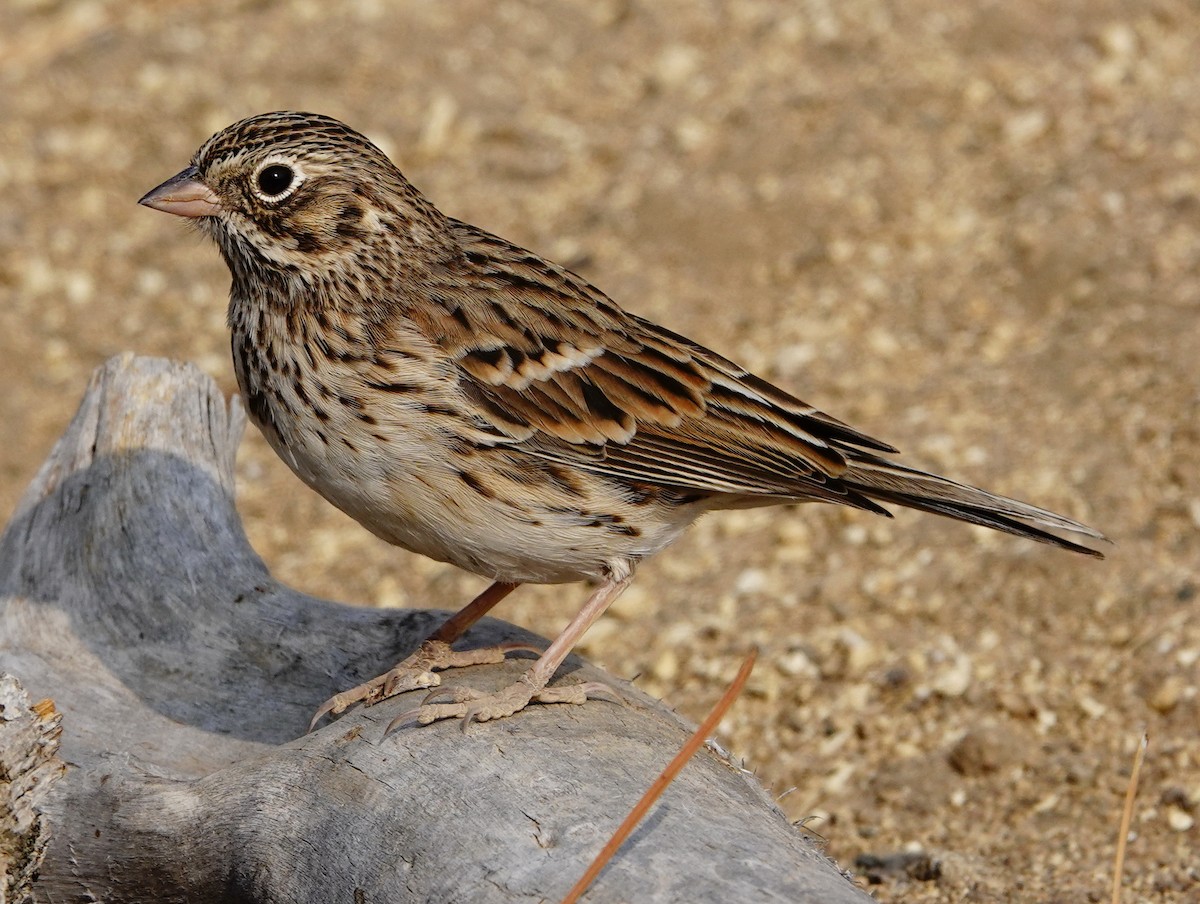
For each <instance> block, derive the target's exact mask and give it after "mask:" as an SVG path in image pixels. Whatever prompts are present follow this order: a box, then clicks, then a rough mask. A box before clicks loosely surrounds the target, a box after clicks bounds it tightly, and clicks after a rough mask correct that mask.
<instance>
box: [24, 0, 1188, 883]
mask: <svg viewBox="0 0 1200 904" xmlns="http://www.w3.org/2000/svg"><path fill="white" fill-rule="evenodd" d="M1198 46H1200V10H1198V9H1197V7H1196V5H1195V4H1194V3H1187V2H1184V0H1147V2H1141V3H1139V2H1127V3H1120V2H1113V0H1061V2H1057V3H1050V2H1039V0H1012V2H1009V3H978V4H975V3H952V2H948V0H911V2H908V3H886V2H882V0H844V2H841V3H834V2H828V0H806V2H797V3H782V2H775V0H730V2H727V3H698V2H685V0H668V2H656V3H647V2H640V3H637V2H632V0H599V2H592V3H582V2H580V3H565V2H564V3H555V4H551V3H546V4H535V3H517V2H498V3H492V2H482V0H463V2H441V3H433V2H426V3H418V2H412V3H387V2H384V0H360V2H346V3H337V4H334V3H323V2H316V0H313V2H296V3H291V4H276V3H270V2H265V0H263V2H258V0H209V2H205V3H199V2H185V0H177V2H172V0H112V2H103V0H70V2H66V0H62V2H54V0H6V2H5V3H3V4H2V5H0V197H3V199H4V200H3V205H2V206H0V379H2V380H3V386H4V390H5V391H4V392H3V393H2V394H0V424H2V425H3V426H2V427H0V432H2V435H3V437H4V441H3V442H2V443H0V512H7V511H11V509H12V507H13V506H14V504H15V502H16V499H17V497H18V495H19V493H20V492H21V490H22V489H23V487H24V486H25V484H26V483H27V482H28V481H29V479H30V478H31V477H32V475H33V474H34V472H35V470H36V468H37V467H38V464H39V463H40V462H41V461H42V459H43V457H44V456H45V454H46V452H47V451H48V449H49V447H50V445H51V444H52V443H53V441H54V440H55V438H56V437H57V436H58V435H59V434H60V432H61V431H62V429H63V427H64V425H65V423H66V421H67V419H68V418H69V417H70V415H71V413H72V411H73V408H74V406H75V404H76V402H77V400H78V397H79V395H80V393H81V391H82V389H83V385H84V382H85V380H86V378H87V375H88V373H89V372H90V371H91V369H92V368H93V367H95V366H96V365H97V364H99V363H100V362H101V361H103V360H104V359H105V358H106V357H107V356H109V355H112V354H115V353H118V352H121V351H123V350H127V349H132V350H136V351H137V352H140V353H143V354H150V355H169V356H173V357H178V358H185V359H190V360H193V361H196V362H199V363H200V365H201V366H202V367H204V368H205V369H206V370H207V371H208V372H210V373H211V374H212V375H213V376H215V377H216V378H217V379H218V380H219V381H220V382H221V384H222V385H223V386H224V387H226V388H227V389H232V376H231V369H230V366H229V362H228V360H227V337H226V333H225V330H224V324H223V317H224V295H225V290H226V286H227V277H226V273H225V270H224V267H223V265H222V264H221V262H220V260H219V259H218V256H217V254H216V252H215V250H214V249H212V248H211V247H208V246H207V245H205V244H204V243H202V242H201V241H199V240H198V239H196V238H194V237H193V236H191V235H190V234H189V233H187V232H186V231H185V230H184V229H183V228H182V227H181V225H180V224H179V223H177V222H175V221H172V220H170V219H169V218H167V217H163V216H161V215H159V214H156V213H153V212H150V211H147V210H144V209H141V208H138V207H137V206H136V205H135V203H134V202H135V201H136V199H137V198H138V197H139V196H140V195H141V193H142V192H143V191H145V190H146V189H148V188H149V187H151V186H153V185H155V184H156V183H158V182H159V181H160V180H162V179H163V178H165V177H167V176H169V175H171V174H173V173H174V172H176V171H177V170H178V169H180V168H181V167H182V166H183V165H184V164H185V163H186V162H187V159H188V157H189V156H190V154H191V153H192V151H193V150H194V148H195V147H196V146H197V145H198V144H199V142H200V141H201V140H203V139H204V138H206V137H207V136H208V135H209V134H210V133H211V132H213V131H215V130H216V129H218V128H220V127H222V126H224V125H226V124H228V123H230V122H232V121H233V120H235V119H238V118H240V117H242V116H245V115H248V114H251V113H255V112H260V111H264V110H268V109H278V108H289V107H290V108H300V109H311V110H316V111H320V112H325V113H329V114H332V115H335V116H338V117H340V118H342V119H344V120H346V121H348V122H349V123H351V124H353V125H355V126H356V127H358V128H360V129H361V130H363V131H365V132H367V133H368V134H369V135H371V136H372V137H373V138H375V139H376V140H378V141H379V142H380V143H381V144H382V145H383V146H384V147H385V149H387V150H388V151H389V152H391V153H392V154H393V156H394V157H395V158H396V159H397V160H398V162H400V164H401V165H402V167H403V168H404V169H405V171H406V172H407V173H408V175H409V176H410V177H411V178H412V179H413V181H414V182H415V183H416V184H417V185H418V186H420V187H421V188H422V189H423V190H425V191H426V192H427V194H429V195H430V196H431V197H432V198H433V199H434V200H435V201H436V202H437V203H438V204H439V205H440V206H441V207H442V208H443V209H445V210H447V211H448V212H450V213H452V214H454V215H456V216H459V217H462V218H464V219H468V220H472V221H474V222H477V223H479V224H480V225H482V226H485V227H487V228H489V229H491V230H493V231H496V232H499V233H501V234H503V235H505V236H508V237H510V238H513V239H515V240H517V241H519V242H521V243H523V244H526V245H528V246H529V247H531V248H534V249H536V250H538V251H540V252H543V253H545V254H548V255H550V256H552V257H554V258H556V259H558V260H560V261H563V262H565V263H568V264H569V265H571V266H574V267H575V268H577V269H579V270H580V271H581V272H583V273H584V274H585V275H586V276H588V277H589V278H590V279H592V280H593V281H595V282H596V283H597V284H598V285H600V286H601V287H603V288H604V289H605V290H606V291H608V292H609V293H610V294H611V295H612V296H613V297H614V298H616V299H617V300H618V301H620V302H621V303H622V304H624V305H626V306H627V307H629V308H631V309H633V310H636V311H638V312H640V313H642V314H645V315H648V316H650V317H653V318H656V319H659V320H661V321H663V322H665V323H666V324H668V325H670V326H671V327H673V328H674V329H676V330H679V331H681V332H684V333H687V334H690V335H692V336H694V337H695V338H696V339H698V340H700V341H703V342H705V343H707V344H710V345H712V346H714V347H715V348H717V349H718V350H720V351H722V352H724V353H726V354H728V355H730V356H732V357H735V358H737V359H739V360H741V361H743V362H744V363H746V364H748V365H750V366H752V367H753V368H755V369H757V370H758V371H759V372H760V373H762V374H763V375H765V376H767V377H769V378H771V379H773V380H775V381H777V382H779V383H780V384H781V385H783V386H786V387H789V388H791V389H793V390H794V391H796V392H797V393H798V394H799V395H801V397H802V398H805V399H808V400H809V401H812V402H815V403H818V404H820V405H821V406H823V407H825V408H826V409H827V410H829V411H831V412H832V413H834V414H835V415H837V416H839V417H841V418H843V419H845V420H849V421H850V422H852V423H854V424H856V425H858V426H860V427H862V428H864V429H866V430H867V431H868V432H870V433H873V434H875V435H877V436H881V437H883V438H885V439H888V440H890V441H892V442H894V443H895V444H896V445H898V446H899V447H901V448H902V449H904V450H905V451H906V453H908V456H909V459H910V460H912V461H914V462H915V463H917V464H920V465H924V466H927V467H931V468H935V469H938V470H941V471H942V472H943V473H949V474H951V475H954V476H958V477H960V478H962V479H966V480H969V481H971V482H974V483H977V484H981V485H984V486H987V487H989V488H992V489H995V490H999V491H1002V492H1007V493H1010V494H1014V495H1018V496H1020V497H1022V498H1026V499H1029V500H1031V501H1035V502H1038V503H1040V504H1042V505H1045V506H1048V507H1050V508H1054V509H1057V510H1060V511H1063V512H1066V513H1069V514H1071V515H1074V516H1076V517H1078V518H1080V519H1083V520H1086V521H1088V522H1089V523H1092V524H1094V525H1096V526H1098V527H1100V528H1101V529H1103V530H1105V531H1106V532H1108V533H1110V534H1111V536H1112V537H1113V538H1114V539H1115V540H1116V541H1117V544H1118V545H1117V546H1116V547H1115V548H1114V549H1113V553H1112V555H1111V557H1110V558H1109V560H1108V561H1106V562H1099V563H1098V562H1094V561H1090V560H1087V559H1084V558H1082V557H1074V556H1071V555H1069V554H1066V553H1062V552H1058V551H1055V550H1052V549H1048V548H1044V547H1041V546H1037V545H1035V544H1031V543H1024V542H1021V541H1018V540H1015V539H1011V538H1006V537H1001V536H997V535H992V534H985V533H984V532H982V531H977V530H974V529H970V528H966V527H963V526H960V525H955V524H951V523H946V522H942V521H940V520H938V519H935V518H932V517H928V516H921V515H916V514H911V513H901V514H900V515H899V516H898V517H897V518H896V519H895V520H894V521H886V520H884V519H879V518H872V517H869V516H866V515H862V514H857V513H850V512H843V511H837V510H833V509H829V508H818V507H809V508H807V509H805V510H803V511H796V510H794V509H777V510H770V511H756V512H750V513H733V514H726V515H721V516H714V517H712V518H711V519H709V520H708V521H706V522H705V523H702V524H700V525H699V526H698V527H697V528H696V529H694V530H693V531H692V532H691V533H690V534H689V535H688V536H687V537H686V538H685V539H684V540H683V541H682V542H681V543H680V544H679V545H678V547H676V548H675V549H673V550H671V551H669V552H667V553H666V554H664V555H662V556H661V557H660V558H659V559H658V560H656V561H653V562H650V563H648V564H647V565H646V566H645V567H644V568H643V570H642V573H641V576H640V579H639V582H638V584H637V585H636V586H635V588H634V590H633V591H632V592H630V593H629V594H628V595H627V596H626V597H625V599H624V600H623V601H621V603H620V604H619V605H618V606H617V607H616V610H615V611H614V612H613V613H612V615H611V616H610V617H608V618H606V619H605V620H604V621H603V622H602V623H601V624H600V625H598V626H597V628H596V629H595V630H594V631H593V632H592V634H591V635H590V636H589V637H588V639H587V641H586V644H585V647H584V651H585V652H586V653H587V655H589V656H591V657H593V658H594V659H596V660H598V661H599V662H601V663H603V664H604V665H606V666H607V667H608V668H609V669H611V670H613V671H615V672H617V673H620V674H624V675H630V676H632V675H635V674H640V675H641V678H640V683H641V684H642V686H644V687H645V688H647V689H648V690H650V691H651V692H653V693H656V694H659V695H661V696H663V697H665V698H666V699H668V700H670V701H671V702H672V703H673V704H675V705H677V706H678V707H679V708H680V709H681V710H682V711H684V712H685V713H687V714H689V715H691V716H693V717H698V716H699V715H700V714H701V713H702V712H703V711H704V710H705V709H706V708H707V706H708V705H709V704H710V703H711V702H712V701H714V700H715V699H716V697H717V696H718V695H719V692H720V689H721V687H722V686H723V684H724V683H725V682H726V681H727V680H728V679H729V678H730V677H731V676H732V674H733V672H734V671H735V670H736V668H737V665H738V663H739V661H740V659H741V657H742V656H743V654H744V653H745V651H746V650H747V649H748V648H749V647H750V646H751V645H752V644H757V645H759V646H760V647H761V650H762V656H761V659H760V664H759V667H758V669H757V671H756V674H755V676H754V677H753V679H752V686H751V687H750V689H749V690H748V692H747V693H746V694H745V696H744V697H743V699H742V700H741V701H740V702H739V703H738V705H737V706H736V708H735V710H734V712H733V713H732V714H731V715H730V716H729V717H728V719H727V720H726V723H725V725H724V726H723V733H722V738H723V740H724V741H725V742H726V743H727V744H729V745H730V746H731V747H732V748H733V749H734V750H735V751H737V752H740V754H741V755H743V756H744V757H745V758H746V760H747V762H748V763H749V764H750V765H751V766H752V767H753V768H754V769H755V770H756V771H757V772H758V774H759V775H760V776H761V777H762V780H763V781H764V782H765V783H766V784H767V785H768V786H769V787H770V788H772V789H775V790H777V791H778V793H779V794H780V795H783V797H782V801H781V804H782V806H783V807H784V808H785V809H786V811H787V812H788V813H789V814H790V815H791V816H792V817H794V818H795V819H797V820H806V822H807V825H808V826H809V827H810V828H811V829H813V830H815V831H817V832H819V833H821V834H822V835H823V836H824V837H825V838H826V839H828V850H829V852H830V854H831V855H833V856H834V857H836V858H837V859H838V860H839V862H841V863H842V864H843V865H844V866H846V867H849V868H852V869H853V868H855V863H856V858H860V857H862V856H864V855H873V856H876V857H883V858H886V857H888V856H889V855H893V854H896V853H897V852H914V851H915V852H923V853H924V854H926V855H928V856H927V858H926V859H925V860H923V861H920V862H918V863H917V865H916V866H915V867H913V868H911V869H909V870H904V869H892V870H890V871H889V870H886V869H885V870H880V869H877V868H869V869H868V868H867V867H865V866H861V864H863V863H866V861H859V863H860V867H859V868H858V872H859V873H860V874H862V875H863V876H864V878H863V881H864V883H866V882H867V881H868V878H867V875H868V874H873V875H875V876H876V878H878V879H881V880H882V881H881V882H880V884H877V885H873V886H872V888H873V890H874V891H875V893H876V894H877V895H878V897H879V898H880V899H881V900H888V901H898V900H905V901H935V900H936V901H958V900H973V901H1007V900H1027V901H1054V900H1062V901H1067V900H1070V901H1081V900H1082V901H1099V900H1107V896H1108V886H1109V881H1110V874H1111V869H1112V857H1113V846H1114V839H1115V835H1116V821H1117V818H1118V815H1119V812H1120V807H1121V802H1122V796H1123V794H1124V790H1125V787H1126V783H1127V779H1128V774H1129V762H1130V758H1131V755H1132V752H1133V749H1134V746H1135V744H1136V742H1137V739H1138V736H1139V734H1140V732H1141V730H1142V729H1143V727H1145V728H1147V729H1148V730H1149V733H1150V736H1151V747H1150V754H1149V757H1148V759H1147V762H1146V767H1145V771H1144V773H1143V776H1142V786H1141V792H1140V796H1139V798H1138V804H1137V810H1136V815H1135V819H1134V826H1133V827H1134V836H1133V840H1132V843H1131V846H1130V850H1129V859H1128V863H1127V867H1126V883H1127V885H1128V887H1129V889H1130V893H1129V897H1128V900H1149V901H1197V900H1200V855H1198V854H1197V850H1198V848H1200V844H1198V839H1200V828H1196V827H1195V825H1194V821H1195V819H1196V818H1197V815H1198V814H1197V809H1198V807H1200V699H1198V695H1197V694H1198V688H1200V619H1198V617H1197V601H1196V595H1197V586H1198V578H1197V565H1198V563H1200V532H1198V528H1200V478H1198V471H1200V468H1198V466H1200V436H1198V433H1200V421H1198V418H1197V415H1198V413H1200V354H1198V353H1197V351H1198V346H1200V335H1198V333H1200V327H1198V321H1197V318H1198V316H1200V267H1198V264H1200V174H1198V166H1200V68H1198V67H1197V66H1196V48H1197V47H1198ZM240 470H241V490H240V499H239V504H240V507H241V510H242V513H243V515H244V517H245V520H246V524H247V527H248V530H249V532H250V534H251V537H252V540H253V542H254V543H255V545H256V547H257V548H258V549H259V550H260V552H261V553H262V555H263V556H264V558H265V559H266V560H267V562H268V563H270V565H271V566H272V568H273V569H274V570H275V572H276V573H277V574H278V575H279V576H280V577H281V578H283V579H284V580H286V581H288V582H291V583H293V584H294V585H296V586H298V587H300V588H303V589H304V590H307V591H310V592H312V593H316V594H321V595H325V596H329V597H332V598H336V599H341V600H346V601H360V602H363V603H367V604H378V605H415V606H439V607H455V606H457V605H458V604H460V603H461V602H462V601H464V600H466V599H467V598H468V597H469V595H470V594H471V593H472V592H473V591H474V590H475V589H476V588H477V587H478V586H479V585H480V581H479V580H478V579H476V578H474V577H471V576H469V575H464V574H460V573H456V572H454V571H453V570H452V569H450V568H448V567H446V566H441V565H437V564H434V563H430V562H426V561H422V560H419V559H417V558H416V557H413V556H411V555H409V554H407V553H403V552H400V551H398V550H394V549H392V548H390V547H387V546H385V545H383V544H381V543H379V542H377V541H375V540H374V539H373V538H371V537H370V536H369V535H367V534H366V533H365V532H364V531H362V530H361V529H359V528H358V527H357V526H356V525H354V524H353V523H351V522H349V521H348V520H347V519H346V518H344V517H343V516H341V515H340V514H339V513H337V512H335V511H333V510H332V509H331V508H330V507H329V506H327V505H326V504H325V503H323V502H322V501H321V500H319V499H317V498H316V497H314V496H313V495H311V494H310V493H308V491H306V490H305V489H304V488H303V487H301V485H300V484H299V483H298V482H297V481H296V480H295V479H294V478H292V476H291V475H290V474H289V473H288V472H287V471H286V469H285V468H284V467H283V465H282V464H280V463H279V462H278V461H276V460H275V459H274V457H273V456H272V454H271V453H270V452H269V450H268V449H267V448H266V446H265V444H264V443H263V442H262V441H261V439H260V438H259V437H258V436H257V435H252V436H250V437H248V439H247V441H246V443H245V445H244V448H243V450H242V456H241V460H240ZM584 592H585V590H584V588H582V587H565V588H526V589H524V590H522V591H521V592H520V593H518V594H517V596H516V599H515V601H514V602H512V603H510V604H506V605H505V607H504V608H503V609H502V610H501V612H500V614H501V615H502V616H503V617H506V618H509V619H510V620H513V621H517V622H520V623H522V624H526V625H528V626H530V627H533V628H535V629H537V630H539V631H542V632H543V633H550V632H553V631H555V630H556V629H557V627H558V626H560V625H561V624H562V623H563V622H564V620H565V619H566V618H567V617H568V616H569V615H570V614H571V612H572V611H573V608H574V607H575V606H577V605H578V603H579V601H580V600H581V599H582V597H583V594H584ZM381 665H383V663H381ZM66 728H67V731H69V730H70V725H69V722H68V724H67V726H66ZM922 863H923V864H924V865H922Z"/></svg>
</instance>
